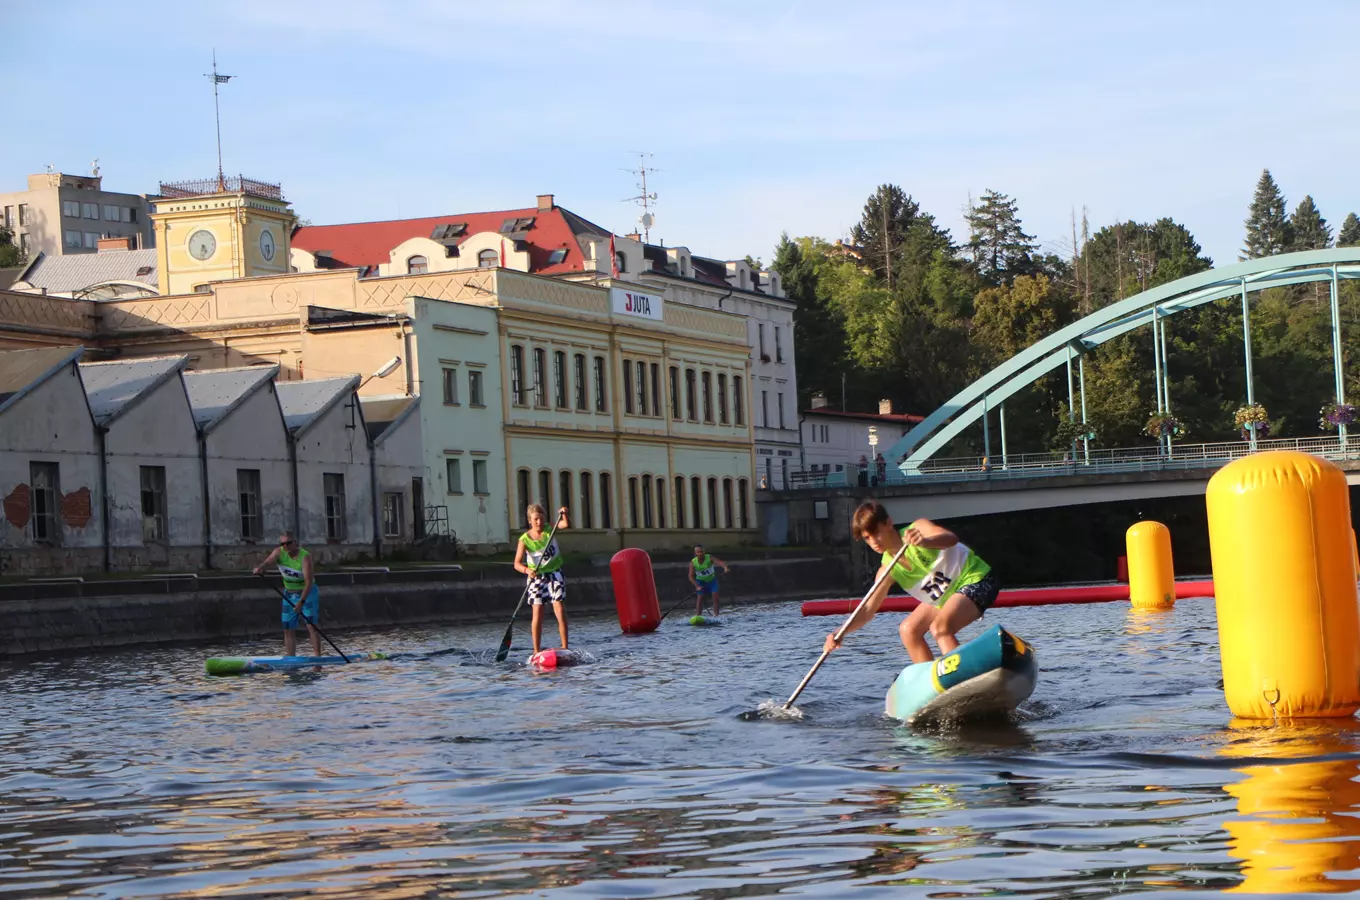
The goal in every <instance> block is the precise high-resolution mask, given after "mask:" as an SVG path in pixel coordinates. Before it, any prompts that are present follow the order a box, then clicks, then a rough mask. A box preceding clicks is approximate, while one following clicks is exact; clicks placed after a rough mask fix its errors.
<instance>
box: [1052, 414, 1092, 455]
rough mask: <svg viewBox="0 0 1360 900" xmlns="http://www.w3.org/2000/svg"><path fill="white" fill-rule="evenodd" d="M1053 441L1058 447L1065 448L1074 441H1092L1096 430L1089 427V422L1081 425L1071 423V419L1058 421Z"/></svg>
mask: <svg viewBox="0 0 1360 900" xmlns="http://www.w3.org/2000/svg"><path fill="white" fill-rule="evenodd" d="M1053 439H1054V441H1056V442H1057V443H1058V445H1059V446H1060V447H1063V448H1066V447H1067V446H1069V445H1070V444H1072V443H1073V442H1074V441H1081V440H1088V441H1094V440H1095V439H1096V430H1095V429H1094V428H1092V427H1091V423H1090V422H1086V423H1082V422H1073V421H1072V420H1071V419H1059V420H1058V427H1057V429H1056V431H1055V432H1054V434H1053Z"/></svg>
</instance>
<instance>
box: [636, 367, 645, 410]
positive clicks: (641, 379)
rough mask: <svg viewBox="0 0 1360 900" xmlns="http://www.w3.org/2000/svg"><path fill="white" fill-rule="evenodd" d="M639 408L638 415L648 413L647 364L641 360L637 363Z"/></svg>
mask: <svg viewBox="0 0 1360 900" xmlns="http://www.w3.org/2000/svg"><path fill="white" fill-rule="evenodd" d="M637 410H638V415H640V416H645V415H647V364H646V363H645V362H642V361H641V360H638V364H637Z"/></svg>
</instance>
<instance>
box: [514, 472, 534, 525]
mask: <svg viewBox="0 0 1360 900" xmlns="http://www.w3.org/2000/svg"><path fill="white" fill-rule="evenodd" d="M529 480H530V475H529V470H528V469H520V470H519V471H517V472H516V473H515V487H516V488H517V492H518V494H519V497H518V499H519V527H520V528H528V527H529V516H528V515H527V513H526V512H525V510H527V509H528V508H529V504H530V503H532V502H534V501H533V498H532V497H531V496H530V494H529Z"/></svg>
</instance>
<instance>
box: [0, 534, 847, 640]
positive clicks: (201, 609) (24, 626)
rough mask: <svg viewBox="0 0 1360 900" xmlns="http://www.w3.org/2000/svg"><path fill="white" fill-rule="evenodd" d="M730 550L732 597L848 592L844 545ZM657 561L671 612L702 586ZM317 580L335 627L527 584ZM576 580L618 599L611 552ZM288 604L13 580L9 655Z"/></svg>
mask: <svg viewBox="0 0 1360 900" xmlns="http://www.w3.org/2000/svg"><path fill="white" fill-rule="evenodd" d="M729 562H730V563H731V564H732V571H731V573H730V574H729V575H726V576H723V578H722V582H721V583H722V598H723V605H724V607H729V606H739V605H741V604H743V603H749V602H768V601H774V600H807V599H811V598H815V597H826V596H836V595H839V594H842V593H844V592H845V590H846V588H847V581H848V579H847V574H846V566H845V562H844V560H843V559H842V558H838V557H824V558H822V557H817V558H813V557H801V558H790V557H779V558H769V559H743V560H729ZM653 569H654V572H655V576H656V585H657V594H658V597H659V598H660V602H661V606H662V611H663V612H664V611H665V609H667V608H668V607H669V606H671V605H672V604H674V603H675V602H676V601H678V600H679V599H680V598H681V597H683V596H684V595H685V594H686V593H688V592H689V591H690V590H691V588H690V586H689V582H688V581H687V580H686V564H685V563H655V564H654V566H653ZM317 583H318V584H319V585H320V588H321V626H322V628H323V629H326V630H327V631H328V632H329V631H330V630H331V629H335V630H336V631H341V630H343V629H345V628H361V627H376V626H385V625H399V624H403V623H407V624H417V623H448V624H462V623H472V622H484V621H509V617H510V613H511V612H512V611H513V610H514V608H515V604H516V603H517V602H518V601H519V598H520V595H521V594H522V593H523V591H524V580H523V578H522V577H520V576H518V575H515V574H514V572H513V571H512V570H511V569H510V567H509V566H504V567H494V568H478V569H468V570H464V571H452V570H449V569H431V570H421V569H411V570H400V571H393V572H323V573H320V574H319V575H318V577H317ZM275 584H277V581H275ZM567 588H568V593H567V606H568V609H569V610H572V611H574V612H606V611H613V610H614V608H615V606H614V593H613V586H612V584H611V582H610V578H609V568H608V565H607V564H606V565H594V566H590V565H577V566H572V567H570V568H569V570H568V573H567ZM279 607H280V600H279V596H278V594H276V593H275V592H274V591H273V590H272V589H271V588H270V587H269V586H268V585H266V584H264V583H263V582H261V580H260V579H259V578H255V577H251V576H248V575H246V576H243V575H225V576H205V577H199V578H185V577H159V578H137V579H123V580H110V581H87V582H83V583H38V582H25V583H19V584H11V585H4V586H0V656H20V655H24V654H30V653H41V652H51V651H64V650H83V649H89V648H95V647H117V646H128V645H133V644H155V643H168V642H174V641H187V640H212V639H218V638H224V637H240V638H248V637H262V636H269V635H272V634H277V633H278V631H279ZM681 612H683V610H681ZM678 614H679V613H677V615H678ZM521 615H525V611H521Z"/></svg>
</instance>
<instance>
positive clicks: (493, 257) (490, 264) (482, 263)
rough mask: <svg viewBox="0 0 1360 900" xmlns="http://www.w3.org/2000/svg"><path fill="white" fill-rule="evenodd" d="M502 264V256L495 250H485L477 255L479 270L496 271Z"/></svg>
mask: <svg viewBox="0 0 1360 900" xmlns="http://www.w3.org/2000/svg"><path fill="white" fill-rule="evenodd" d="M500 264H501V259H500V255H499V254H498V253H496V251H495V250H483V251H482V252H481V253H478V254H477V268H479V269H494V268H496V267H497V266H499V265H500Z"/></svg>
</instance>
